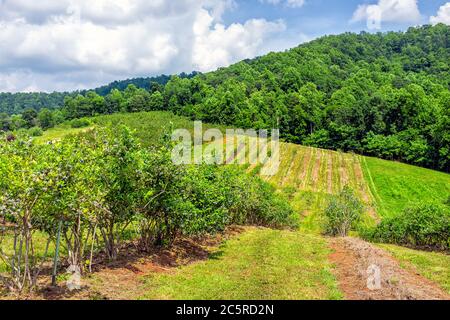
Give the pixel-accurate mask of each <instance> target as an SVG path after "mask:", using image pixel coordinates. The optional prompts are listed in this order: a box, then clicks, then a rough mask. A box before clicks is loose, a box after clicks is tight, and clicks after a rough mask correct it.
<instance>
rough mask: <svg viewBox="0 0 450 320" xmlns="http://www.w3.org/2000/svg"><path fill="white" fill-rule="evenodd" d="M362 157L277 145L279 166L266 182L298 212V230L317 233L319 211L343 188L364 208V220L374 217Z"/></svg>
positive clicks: (319, 219)
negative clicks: (345, 187)
mask: <svg viewBox="0 0 450 320" xmlns="http://www.w3.org/2000/svg"><path fill="white" fill-rule="evenodd" d="M361 159H362V157H360V156H358V155H354V154H345V153H341V152H336V151H330V150H322V149H316V148H309V147H303V146H299V145H295V144H288V143H283V144H282V145H281V165H280V169H279V171H278V173H277V174H276V175H275V176H273V177H269V178H267V179H266V180H268V181H269V182H270V183H272V184H273V185H274V186H276V187H277V188H278V189H279V190H280V191H281V192H284V193H286V194H287V195H288V196H289V199H290V201H291V204H292V206H293V207H294V209H295V210H296V211H297V212H298V213H299V215H300V217H301V220H302V223H301V228H302V229H304V230H307V231H314V232H316V233H319V232H321V231H322V229H323V222H324V218H323V210H324V208H325V207H326V206H327V203H328V201H329V199H330V197H331V196H332V195H333V194H337V193H338V192H340V191H341V190H342V188H343V187H344V186H346V185H348V186H349V187H351V188H352V189H353V190H354V191H355V192H356V194H357V195H358V196H359V198H360V199H361V200H362V201H363V202H364V204H365V206H366V212H367V214H366V216H365V220H367V221H369V222H368V223H370V220H371V219H372V218H371V217H372V216H375V215H376V213H375V210H374V209H373V204H374V199H373V196H372V193H371V191H370V188H369V185H368V184H367V183H366V180H365V179H364V174H363V169H362V166H361Z"/></svg>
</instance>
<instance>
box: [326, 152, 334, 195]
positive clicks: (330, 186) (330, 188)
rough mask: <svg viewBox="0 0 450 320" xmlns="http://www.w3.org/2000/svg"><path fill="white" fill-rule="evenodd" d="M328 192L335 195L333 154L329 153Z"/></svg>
mask: <svg viewBox="0 0 450 320" xmlns="http://www.w3.org/2000/svg"><path fill="white" fill-rule="evenodd" d="M327 158H328V172H327V192H328V193H329V194H332V193H333V152H331V151H329V152H328V157H327Z"/></svg>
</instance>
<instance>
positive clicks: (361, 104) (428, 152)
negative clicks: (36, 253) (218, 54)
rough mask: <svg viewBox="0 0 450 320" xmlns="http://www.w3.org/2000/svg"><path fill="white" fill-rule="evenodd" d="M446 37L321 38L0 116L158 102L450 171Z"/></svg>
mask: <svg viewBox="0 0 450 320" xmlns="http://www.w3.org/2000/svg"><path fill="white" fill-rule="evenodd" d="M449 39H450V27H449V26H446V25H443V24H438V25H436V26H421V27H416V28H410V29H409V30H408V31H407V32H388V33H377V34H369V33H364V32H363V33H361V34H353V33H345V34H341V35H336V36H325V37H322V38H320V39H317V40H314V41H311V42H309V43H305V44H302V45H300V46H298V47H296V48H293V49H291V50H287V51H285V52H279V53H270V54H268V55H265V56H262V57H259V58H255V59H252V60H245V61H241V62H239V63H237V64H234V65H231V66H229V67H227V68H221V69H219V70H217V71H215V72H210V73H206V74H198V75H196V76H194V77H185V78H183V77H179V76H173V77H171V79H170V80H169V81H168V82H167V83H165V85H159V86H155V87H154V88H152V89H151V90H148V89H142V88H139V87H137V86H135V85H130V86H128V87H127V88H126V89H124V90H122V91H119V90H113V91H112V92H110V93H109V94H107V95H106V96H101V95H99V94H98V93H96V92H95V91H91V92H87V93H86V94H84V95H77V96H69V97H67V99H65V100H64V107H63V108H62V111H61V112H57V113H55V114H53V116H52V115H51V114H49V112H48V110H44V111H45V112H44V113H43V114H40V115H38V114H36V113H34V114H33V112H30V111H29V110H28V111H27V112H26V113H25V112H24V113H23V114H22V118H23V119H20V117H19V118H17V116H15V117H8V115H5V114H0V130H6V131H8V130H17V129H19V128H29V127H33V126H36V125H38V126H41V127H43V128H47V127H49V126H52V125H53V124H54V123H59V121H61V119H62V118H65V119H74V118H82V117H92V116H95V115H99V114H111V113H117V112H139V111H154V110H163V111H171V112H173V113H175V114H178V115H183V116H187V117H189V118H191V119H198V120H203V121H205V122H209V123H216V124H223V125H230V126H233V127H245V128H256V129H258V128H267V129H271V128H275V127H279V128H280V130H281V134H282V136H283V138H284V139H286V141H288V142H293V143H298V144H302V145H309V146H313V147H319V148H324V149H332V150H341V151H344V152H355V153H358V154H363V155H368V156H375V157H378V158H383V159H387V160H396V161H401V162H405V163H409V164H413V165H417V166H421V167H427V168H432V169H436V170H440V171H444V172H449V171H450V136H449V132H448V127H449V121H450V120H449V119H450V114H449V110H450V107H449V106H450V91H449V84H450V76H449V75H450V72H449V70H450V66H449V61H450V47H449V43H450V41H449ZM10 105H11V104H8V106H10ZM52 117H53V119H52ZM21 120H24V121H21Z"/></svg>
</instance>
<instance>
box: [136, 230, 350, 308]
mask: <svg viewBox="0 0 450 320" xmlns="http://www.w3.org/2000/svg"><path fill="white" fill-rule="evenodd" d="M329 253H330V249H328V248H327V244H326V242H325V240H324V239H322V238H321V237H318V236H315V235H310V234H302V233H299V232H292V231H279V230H269V229H256V228H250V229H249V230H248V231H247V232H245V233H243V234H241V235H240V236H238V237H237V238H234V239H232V240H229V241H227V242H226V243H225V244H224V245H223V246H221V247H220V248H219V250H218V251H216V252H215V253H214V254H213V255H212V256H211V258H210V259H209V260H206V261H203V262H198V263H195V264H192V265H189V266H186V267H182V268H180V269H178V271H177V272H176V273H175V274H155V275H154V276H151V277H147V278H145V279H144V287H145V288H146V292H147V294H145V295H144V296H142V297H140V298H141V299H176V300H178V299H189V300H191V299H192V300H195V299H237V300H242V299H250V300H255V299H263V300H264V299H268V300H272V299H341V298H342V295H341V294H340V292H339V290H338V289H337V284H336V280H335V278H334V276H333V275H332V273H331V267H332V266H331V264H330V263H329V262H328V260H327V257H328V254H329Z"/></svg>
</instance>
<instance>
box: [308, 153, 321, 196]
mask: <svg viewBox="0 0 450 320" xmlns="http://www.w3.org/2000/svg"><path fill="white" fill-rule="evenodd" d="M321 160H322V150H319V149H318V150H316V157H315V160H314V164H313V168H312V171H311V179H310V180H309V181H308V182H309V183H308V186H309V187H310V189H311V191H317V183H318V180H319V172H320V165H321Z"/></svg>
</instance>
